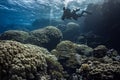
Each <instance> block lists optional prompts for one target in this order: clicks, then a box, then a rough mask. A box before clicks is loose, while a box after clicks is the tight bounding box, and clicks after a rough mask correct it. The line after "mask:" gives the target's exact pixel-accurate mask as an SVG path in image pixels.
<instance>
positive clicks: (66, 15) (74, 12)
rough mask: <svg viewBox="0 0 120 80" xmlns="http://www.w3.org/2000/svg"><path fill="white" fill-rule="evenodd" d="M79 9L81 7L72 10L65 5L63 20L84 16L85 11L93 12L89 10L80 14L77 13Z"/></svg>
mask: <svg viewBox="0 0 120 80" xmlns="http://www.w3.org/2000/svg"><path fill="white" fill-rule="evenodd" d="M78 11H80V9H75V10H72V11H71V10H70V9H69V8H65V7H63V15H62V20H65V19H74V20H77V19H78V18H79V17H82V16H84V13H86V14H91V12H88V11H82V12H81V13H80V14H79V13H78V14H77V12H78Z"/></svg>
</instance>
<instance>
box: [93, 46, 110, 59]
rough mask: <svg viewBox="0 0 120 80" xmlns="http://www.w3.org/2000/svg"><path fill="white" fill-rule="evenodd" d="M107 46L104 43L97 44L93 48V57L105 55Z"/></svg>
mask: <svg viewBox="0 0 120 80" xmlns="http://www.w3.org/2000/svg"><path fill="white" fill-rule="evenodd" d="M107 50H108V49H107V48H106V46H104V45H99V46H97V47H96V48H94V51H93V56H94V57H97V58H102V57H104V56H105V55H107V54H106V53H107Z"/></svg>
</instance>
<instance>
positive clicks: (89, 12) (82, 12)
mask: <svg viewBox="0 0 120 80" xmlns="http://www.w3.org/2000/svg"><path fill="white" fill-rule="evenodd" d="M84 13H87V14H92V13H91V12H89V11H82V14H84Z"/></svg>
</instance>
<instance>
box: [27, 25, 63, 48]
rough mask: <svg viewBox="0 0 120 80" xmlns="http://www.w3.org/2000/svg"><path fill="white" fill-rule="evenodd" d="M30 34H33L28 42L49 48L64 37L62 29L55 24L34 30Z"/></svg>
mask: <svg viewBox="0 0 120 80" xmlns="http://www.w3.org/2000/svg"><path fill="white" fill-rule="evenodd" d="M30 34H31V36H30V37H29V38H28V39H27V40H26V42H28V43H31V44H34V45H38V46H42V47H45V48H47V49H48V50H51V49H53V48H55V47H56V45H57V44H58V43H59V42H60V41H61V39H62V37H63V36H62V33H61V31H60V30H59V29H57V28H56V27H53V26H48V27H45V28H42V29H37V30H34V31H32V32H30Z"/></svg>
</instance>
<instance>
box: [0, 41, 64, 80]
mask: <svg viewBox="0 0 120 80" xmlns="http://www.w3.org/2000/svg"><path fill="white" fill-rule="evenodd" d="M48 54H49V52H48V51H47V50H46V49H44V48H42V47H37V46H34V45H30V44H21V43H19V42H16V41H0V69H1V70H0V80H42V79H41V78H45V79H46V80H48V79H47V77H45V76H47V75H48V76H50V78H51V77H52V76H53V75H54V74H55V76H59V77H58V78H61V77H62V76H63V75H62V70H63V68H62V66H61V65H60V63H59V62H58V61H57V60H55V59H53V58H51V55H50V54H49V55H48ZM50 71H54V72H51V73H54V74H50V73H48V72H50ZM58 73H59V74H58ZM56 79H57V78H56ZM52 80H53V79H52Z"/></svg>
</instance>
